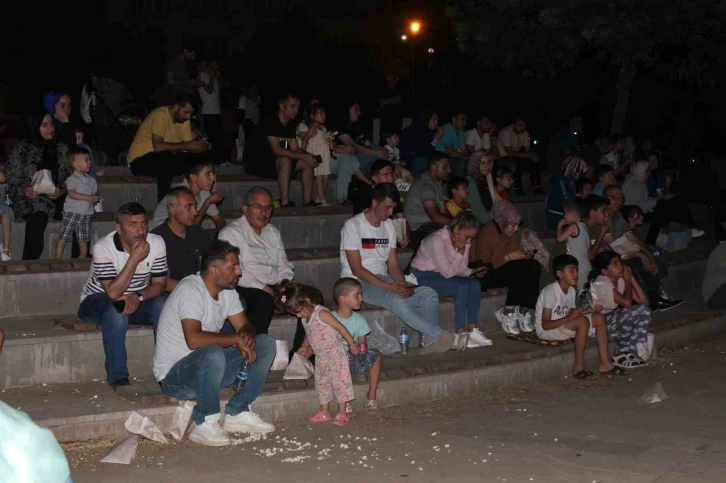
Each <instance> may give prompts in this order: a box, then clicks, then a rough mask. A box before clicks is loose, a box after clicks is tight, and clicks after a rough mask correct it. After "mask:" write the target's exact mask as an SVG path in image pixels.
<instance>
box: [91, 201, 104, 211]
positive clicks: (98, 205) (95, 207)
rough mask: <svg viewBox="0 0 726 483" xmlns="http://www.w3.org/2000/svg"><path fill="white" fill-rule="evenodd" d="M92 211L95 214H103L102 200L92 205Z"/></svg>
mask: <svg viewBox="0 0 726 483" xmlns="http://www.w3.org/2000/svg"><path fill="white" fill-rule="evenodd" d="M93 211H95V212H96V213H103V198H101V199H99V200H98V203H96V204H95V205H93Z"/></svg>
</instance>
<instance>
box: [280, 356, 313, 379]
mask: <svg viewBox="0 0 726 483" xmlns="http://www.w3.org/2000/svg"><path fill="white" fill-rule="evenodd" d="M313 374H315V369H314V368H313V363H312V362H310V361H309V360H307V359H305V358H304V357H303V356H301V355H300V354H297V353H295V354H293V355H292V360H291V361H290V365H289V366H287V369H286V370H285V375H284V376H283V379H285V380H291V379H310V378H311V377H313Z"/></svg>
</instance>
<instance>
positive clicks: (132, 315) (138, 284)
mask: <svg viewBox="0 0 726 483" xmlns="http://www.w3.org/2000/svg"><path fill="white" fill-rule="evenodd" d="M114 229H115V231H113V232H111V233H109V234H108V235H106V236H105V237H103V238H101V239H100V240H99V241H98V242H97V243H96V244H95V245H93V264H92V265H91V272H90V274H89V275H88V281H87V282H86V285H85V286H84V287H83V292H82V293H81V305H80V307H78V317H79V318H80V319H82V320H85V321H88V322H93V323H96V324H99V325H100V326H101V333H102V336H103V350H104V352H105V354H106V380H107V381H108V384H109V385H110V386H111V388H112V389H113V390H114V391H115V390H116V388H117V387H118V386H128V385H129V369H128V367H127V366H126V331H127V330H128V328H129V324H131V325H151V326H154V327H156V322H157V321H158V320H159V314H161V310H162V309H163V307H164V301H165V300H166V295H165V293H164V292H165V291H166V276H167V271H168V268H167V263H166V244H165V243H164V240H163V239H162V238H161V237H160V236H158V235H154V234H153V233H149V227H148V224H147V218H146V209H144V207H143V206H141V205H140V204H138V203H126V204H125V205H122V206H121V207H120V208H119V209H118V212H117V213H116V225H115V226H114Z"/></svg>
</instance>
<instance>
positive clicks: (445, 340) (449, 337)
mask: <svg viewBox="0 0 726 483" xmlns="http://www.w3.org/2000/svg"><path fill="white" fill-rule="evenodd" d="M454 339H455V337H454V334H452V333H451V332H444V333H443V334H441V335H440V336H438V337H437V338H435V339H434V340H432V341H431V342H429V343H428V344H427V345H426V346H425V347H424V348H423V349H421V354H440V353H442V352H446V351H448V350H450V349H451V348H452V347H453V345H454Z"/></svg>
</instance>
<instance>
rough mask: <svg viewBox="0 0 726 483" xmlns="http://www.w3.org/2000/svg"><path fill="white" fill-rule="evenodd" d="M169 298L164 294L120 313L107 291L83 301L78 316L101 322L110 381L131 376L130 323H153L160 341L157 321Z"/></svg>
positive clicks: (88, 320) (87, 320) (107, 376)
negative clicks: (128, 362)
mask: <svg viewBox="0 0 726 483" xmlns="http://www.w3.org/2000/svg"><path fill="white" fill-rule="evenodd" d="M166 297H167V296H166V294H164V295H160V296H159V297H155V298H153V299H151V300H144V301H143V302H141V303H140V304H139V308H138V309H136V312H134V313H133V314H131V315H121V314H120V313H118V312H117V311H116V309H115V308H114V306H113V303H112V302H113V301H112V300H111V299H110V298H109V297H108V295H106V294H105V293H95V294H92V295H89V296H88V297H86V298H85V299H83V302H81V305H80V307H78V318H79V319H81V320H85V321H86V322H93V323H96V324H100V325H101V334H102V335H103V352H104V353H105V354H106V381H107V382H108V383H109V384H111V383H113V382H115V381H118V380H119V379H123V378H124V377H129V368H128V367H127V366H126V331H127V330H128V328H129V325H151V326H152V327H153V329H154V340H156V324H157V322H159V316H160V315H161V309H163V308H164V302H166Z"/></svg>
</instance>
